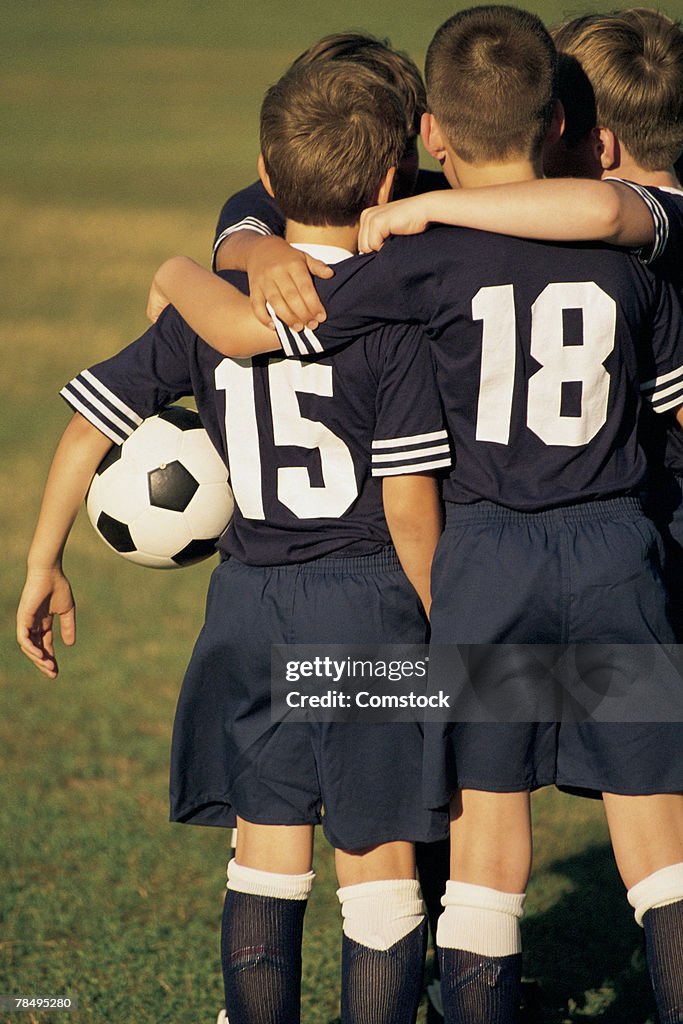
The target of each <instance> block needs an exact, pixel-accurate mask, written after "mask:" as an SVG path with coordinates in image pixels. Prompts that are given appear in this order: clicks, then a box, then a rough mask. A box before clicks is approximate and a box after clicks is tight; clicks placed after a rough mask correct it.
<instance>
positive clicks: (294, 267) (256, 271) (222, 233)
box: [213, 181, 333, 327]
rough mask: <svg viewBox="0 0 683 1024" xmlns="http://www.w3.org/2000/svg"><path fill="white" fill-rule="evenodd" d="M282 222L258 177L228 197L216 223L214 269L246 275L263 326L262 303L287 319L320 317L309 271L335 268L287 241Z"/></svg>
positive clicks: (266, 322)
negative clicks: (269, 305) (239, 272)
mask: <svg viewBox="0 0 683 1024" xmlns="http://www.w3.org/2000/svg"><path fill="white" fill-rule="evenodd" d="M285 227H286V223H285V218H284V215H283V213H282V211H281V210H280V208H279V206H278V205H277V203H276V201H275V199H274V198H273V196H272V195H271V194H270V193H269V192H268V191H267V189H266V188H265V186H264V185H263V183H262V182H261V181H257V182H254V184H253V185H249V186H248V187H247V188H244V189H242V190H241V191H240V192H237V193H236V195H234V196H231V197H230V199H228V201H227V202H226V203H225V205H224V207H223V209H222V210H221V213H220V217H219V218H218V225H217V227H216V238H215V241H214V252H213V269H214V270H241V271H243V272H245V273H246V274H248V276H249V294H250V298H251V305H252V308H253V310H254V313H255V314H256V317H257V319H258V320H260V322H261V323H262V324H264V325H265V326H266V327H269V326H270V316H269V315H268V311H267V309H266V302H270V304H271V305H272V307H273V309H274V310H275V312H276V313H277V315H278V316H279V317H281V318H282V320H284V321H285V323H287V324H294V323H299V322H303V323H308V322H309V321H310V320H313V319H315V318H316V317H317V316H320V317H321V318H324V310H323V308H322V305H321V302H320V299H319V298H318V293H317V292H316V290H315V288H314V287H313V282H312V280H311V274H316V275H317V276H318V277H331V276H332V273H333V272H332V271H331V270H330V269H329V268H328V267H327V265H326V264H325V263H322V262H321V261H320V260H316V259H313V257H309V256H307V255H306V254H305V253H302V252H300V251H299V250H297V249H294V248H292V246H290V245H288V244H287V243H286V242H285V241H284V234H285Z"/></svg>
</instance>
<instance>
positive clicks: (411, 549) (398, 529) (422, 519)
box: [382, 476, 443, 614]
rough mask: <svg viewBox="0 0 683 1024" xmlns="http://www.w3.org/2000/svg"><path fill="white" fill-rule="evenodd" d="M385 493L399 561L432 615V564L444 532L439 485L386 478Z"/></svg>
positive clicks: (427, 479) (421, 479)
mask: <svg viewBox="0 0 683 1024" xmlns="http://www.w3.org/2000/svg"><path fill="white" fill-rule="evenodd" d="M382 493H383V499H384V514H385V516H386V520H387V525H388V527H389V533H390V534H391V539H392V541H393V544H394V547H395V548H396V553H397V554H398V558H399V561H400V563H401V566H402V567H403V571H404V572H405V574H406V576H407V577H408V579H409V580H410V582H411V583H412V585H413V587H414V588H415V590H416V592H417V594H418V597H419V598H420V600H421V601H422V604H423V606H424V608H425V611H426V612H427V614H429V610H430V607H431V589H430V576H431V569H432V560H433V558H434V552H435V550H436V546H437V544H438V541H439V537H440V536H441V531H442V529H443V516H442V509H441V500H440V497H439V491H438V487H437V483H436V481H435V480H434V478H432V477H426V476H395V477H385V478H384V480H383V481H382Z"/></svg>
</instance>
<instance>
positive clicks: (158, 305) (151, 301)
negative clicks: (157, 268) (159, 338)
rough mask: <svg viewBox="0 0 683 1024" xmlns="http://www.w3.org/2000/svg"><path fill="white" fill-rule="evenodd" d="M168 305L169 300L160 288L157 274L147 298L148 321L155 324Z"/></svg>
mask: <svg viewBox="0 0 683 1024" xmlns="http://www.w3.org/2000/svg"><path fill="white" fill-rule="evenodd" d="M168 305H169V302H168V299H167V297H166V295H164V293H163V291H162V289H161V287H160V286H159V282H158V281H157V274H155V275H154V280H153V281H152V286H151V288H150V289H149V295H148V296H147V319H148V320H150V321H151V322H152V323H153V324H155V323H156V322H157V320H158V319H159V317H160V316H161V314H162V313H163V311H164V310H165V309H166V307H167V306H168Z"/></svg>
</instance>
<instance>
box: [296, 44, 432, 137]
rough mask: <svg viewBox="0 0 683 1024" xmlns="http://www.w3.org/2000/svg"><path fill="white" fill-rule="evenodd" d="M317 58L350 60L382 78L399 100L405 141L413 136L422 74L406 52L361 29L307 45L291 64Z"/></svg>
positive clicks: (421, 104) (422, 105)
mask: <svg viewBox="0 0 683 1024" xmlns="http://www.w3.org/2000/svg"><path fill="white" fill-rule="evenodd" d="M319 60H344V61H354V62H356V63H358V64H360V65H362V66H363V67H366V68H370V70H371V71H375V72H376V73H377V74H378V75H379V76H380V78H384V79H385V80H386V81H387V82H388V84H389V85H392V86H393V87H394V89H396V91H397V93H398V94H399V96H400V97H401V99H402V100H403V103H404V113H405V119H406V136H407V141H408V143H410V142H412V141H413V140H414V139H417V136H418V135H419V134H420V120H421V118H422V115H423V114H424V112H425V110H426V109H427V94H426V91H425V86H424V82H423V81H422V75H421V74H420V72H419V69H418V67H417V65H416V64H415V62H414V61H413V60H412V59H411V58H410V57H409V56H408V54H406V53H401V51H400V50H394V49H393V48H392V46H391V44H390V42H389V40H388V39H377V38H375V36H371V35H365V34H364V33H361V32H336V33H334V34H333V35H329V36H324V37H323V38H322V39H319V40H318V42H317V43H313V45H312V46H309V48H308V49H307V50H305V51H304V53H302V54H300V55H299V56H298V57H297V58H296V60H295V61H294V64H293V65H292V66H293V67H296V66H297V65H299V64H312V63H314V62H316V61H319Z"/></svg>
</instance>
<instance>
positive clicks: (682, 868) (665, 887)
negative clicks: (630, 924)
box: [626, 862, 683, 928]
mask: <svg viewBox="0 0 683 1024" xmlns="http://www.w3.org/2000/svg"><path fill="white" fill-rule="evenodd" d="M626 895H627V897H628V901H629V903H630V904H631V906H632V907H633V909H634V911H635V919H636V921H637V922H638V924H639V925H640V926H641V928H642V926H643V917H644V916H645V914H647V912H648V910H652V909H653V908H654V907H666V906H667V905H668V904H669V903H676V902H678V900H683V862H681V863H679V864H670V865H669V866H668V867H667V868H660V869H659V871H653V873H652V874H651V875H648V876H647V877H646V878H643V880H642V881H640V882H636V884H635V885H634V886H632V887H631V888H630V889H629V890H628V892H627V894H626Z"/></svg>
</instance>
